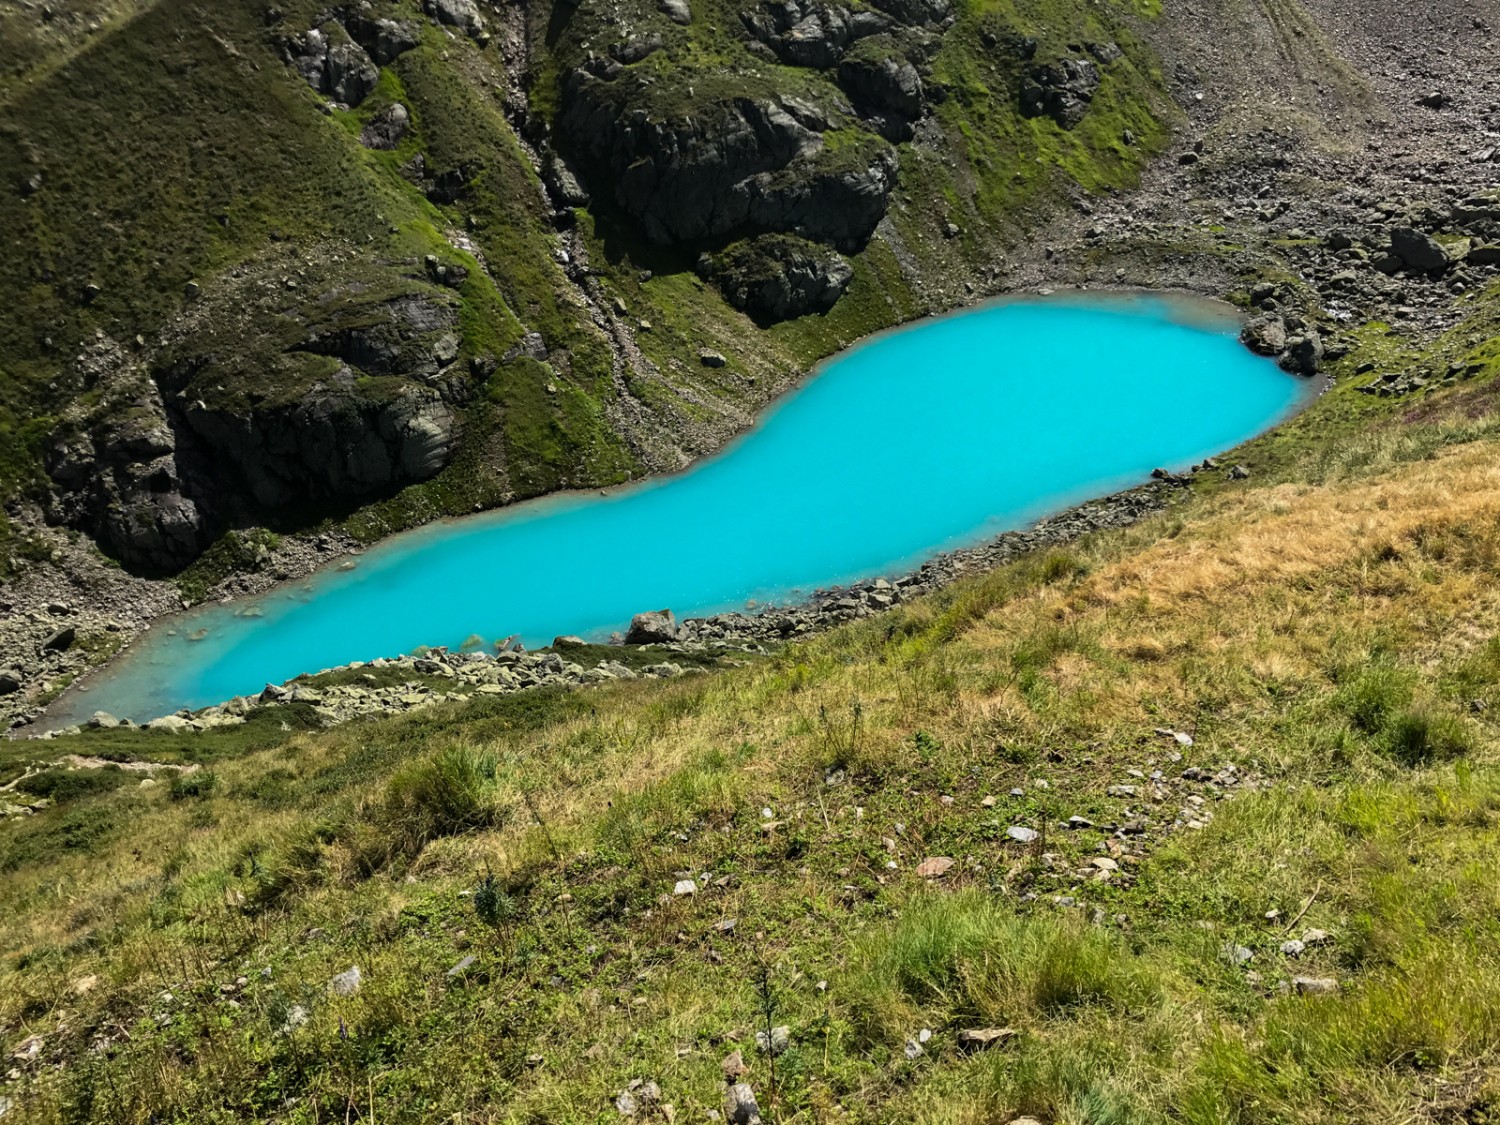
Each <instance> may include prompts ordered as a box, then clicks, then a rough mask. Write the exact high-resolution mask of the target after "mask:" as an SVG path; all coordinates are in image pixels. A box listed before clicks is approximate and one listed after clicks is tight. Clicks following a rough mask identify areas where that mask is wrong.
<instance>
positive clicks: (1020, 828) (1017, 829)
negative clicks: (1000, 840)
mask: <svg viewBox="0 0 1500 1125" xmlns="http://www.w3.org/2000/svg"><path fill="white" fill-rule="evenodd" d="M1005 834H1006V835H1007V836H1009V837H1010V838H1011V839H1012V840H1018V841H1020V842H1021V843H1023V844H1029V843H1031V842H1032V841H1033V840H1035V839H1036V838H1037V835H1038V833H1037V830H1036V829H1035V828H1027V827H1025V826H1024V825H1020V824H1013V825H1011V826H1010V827H1009V828H1007V829H1006V830H1005Z"/></svg>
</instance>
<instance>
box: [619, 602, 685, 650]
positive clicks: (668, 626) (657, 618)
mask: <svg viewBox="0 0 1500 1125" xmlns="http://www.w3.org/2000/svg"><path fill="white" fill-rule="evenodd" d="M677 631H678V627H677V616H676V614H674V613H673V612H672V611H671V610H670V609H658V610H652V611H651V612H648V613H638V614H636V615H635V616H634V617H632V618H631V619H630V631H629V632H627V633H626V634H625V643H626V644H628V645H659V644H670V643H671V642H673V641H675V640H676V639H677Z"/></svg>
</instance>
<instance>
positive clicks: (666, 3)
mask: <svg viewBox="0 0 1500 1125" xmlns="http://www.w3.org/2000/svg"><path fill="white" fill-rule="evenodd" d="M657 7H658V8H660V9H661V10H662V11H663V12H664V13H666V16H667V18H668V19H669V20H671V21H672V22H673V23H684V24H685V23H692V22H693V9H692V8H690V7H689V6H688V2H687V0H660V3H659V4H658V5H657Z"/></svg>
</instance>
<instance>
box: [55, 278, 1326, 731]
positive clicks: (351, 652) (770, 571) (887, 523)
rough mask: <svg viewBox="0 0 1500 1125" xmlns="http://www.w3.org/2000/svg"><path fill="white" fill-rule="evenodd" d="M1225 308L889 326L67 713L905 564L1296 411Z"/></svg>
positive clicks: (336, 577) (218, 608) (276, 599)
mask: <svg viewBox="0 0 1500 1125" xmlns="http://www.w3.org/2000/svg"><path fill="white" fill-rule="evenodd" d="M1225 312H1226V310H1223V309H1222V307H1219V311H1217V312H1216V311H1214V307H1213V306H1209V305H1207V304H1206V303H1204V302H1196V301H1194V302H1184V301H1177V300H1168V299H1165V298H1159V297H1148V296H1132V297H1122V296H1119V295H1116V296H1113V297H1085V296H1083V295H1072V296H1069V297H1059V298H1051V299H1047V298H1031V299H1022V300H1008V301H1005V302H1001V303H997V304H992V305H987V306H982V307H979V308H975V309H970V310H967V311H964V312H961V313H956V314H953V315H950V316H946V317H942V318H938V319H933V320H927V321H923V322H920V323H918V324H915V325H913V326H910V327H907V328H903V329H898V330H895V331H892V332H888V333H884V334H881V335H878V336H875V337H872V338H871V339H869V340H867V341H865V342H863V343H862V344H860V345H859V346H857V347H855V348H852V349H851V350H849V351H847V352H844V353H842V354H841V355H838V356H836V357H834V358H832V359H831V360H829V361H828V362H827V363H825V364H823V365H822V366H821V367H820V368H819V369H818V370H817V372H816V373H815V374H814V376H813V377H811V378H810V379H809V380H808V381H807V382H806V383H805V384H804V385H803V386H802V387H800V389H798V390H796V391H794V392H792V393H791V394H789V395H788V396H787V397H785V398H784V399H783V400H781V401H780V402H779V403H777V404H776V405H775V406H773V407H772V408H771V409H770V410H769V411H768V412H767V413H766V415H765V417H764V418H763V419H762V421H761V422H760V424H759V425H757V426H756V427H755V428H754V429H753V430H751V431H750V432H749V433H747V434H746V435H744V436H743V437H742V438H740V439H739V440H738V441H736V442H735V443H734V444H732V445H731V446H730V447H729V448H727V449H726V450H724V451H723V452H722V453H720V454H719V455H717V456H715V457H712V458H710V459H707V460H704V461H702V462H701V463H699V464H697V465H695V466H694V467H693V468H691V469H690V470H688V471H687V472H684V473H682V474H680V475H677V476H671V477H664V478H656V479H652V480H648V481H645V482H642V483H639V484H634V485H630V486H627V487H624V488H621V489H618V490H616V491H613V492H611V493H610V494H609V495H607V496H601V495H599V494H597V493H595V494H590V495H567V496H559V497H552V498H547V499H544V500H540V501H536V502H532V503H527V504H522V505H518V506H515V507H512V508H509V509H505V510H502V511H499V512H494V513H488V514H485V515H477V516H473V517H468V518H465V519H461V520H454V521H448V522H444V523H440V524H435V525H432V526H429V527H425V528H422V529H419V530H417V531H414V532H411V533H408V534H405V535H400V536H397V537H395V538H393V539H390V540H387V541H386V542H384V543H382V544H380V545H379V546H377V547H374V548H372V549H371V550H369V551H367V552H366V553H365V554H363V555H362V556H359V558H358V561H357V565H356V567H355V568H354V569H353V570H348V571H340V570H338V569H330V570H327V571H324V572H320V573H318V574H316V575H314V576H313V577H312V578H310V579H308V580H305V581H301V582H297V583H293V584H290V585H287V586H285V587H283V588H280V589H277V590H275V591H273V592H271V593H270V594H268V595H265V596H262V597H259V598H256V599H251V600H248V601H246V602H240V603H235V604H233V605H215V606H209V607H204V608H202V609H199V610H195V611H193V612H192V613H189V614H185V615H183V616H181V617H179V618H176V619H174V620H172V621H170V622H161V623H158V624H157V626H156V627H155V628H153V629H152V630H151V631H150V632H149V633H147V634H146V635H145V636H143V637H142V638H141V639H140V640H139V641H138V642H137V643H136V645H135V646H134V647H133V648H132V649H130V650H129V652H128V653H127V654H126V655H125V656H124V657H122V658H121V659H120V660H118V661H117V662H115V664H114V665H113V666H111V667H108V668H106V669H104V670H103V671H102V672H101V673H100V674H99V675H97V676H95V677H94V678H93V682H92V683H91V684H90V685H89V688H88V690H87V691H81V692H75V693H72V694H70V696H69V697H68V698H66V699H64V700H62V701H60V702H61V703H62V708H61V713H58V714H54V715H50V716H48V720H49V725H51V726H57V725H61V724H62V723H64V722H70V721H77V720H78V719H79V718H81V717H86V716H87V715H88V714H90V713H92V712H93V711H95V710H105V711H109V712H111V713H112V714H115V715H118V716H120V717H126V716H128V717H130V718H132V719H135V720H137V721H140V720H145V719H150V718H152V717H154V716H157V715H161V714H165V713H168V712H171V711H174V710H176V709H178V708H181V707H199V706H204V705H207V704H209V703H217V702H221V701H223V700H225V699H227V698H230V697H231V696H235V695H243V694H246V693H250V692H257V691H259V690H260V689H261V688H262V687H264V686H265V684H267V683H268V682H273V683H279V682H281V681H283V680H286V679H289V678H290V677H292V676H295V675H297V674H298V673H301V672H309V671H317V670H320V669H324V668H330V667H334V666H337V665H341V664H347V663H349V662H351V661H355V660H371V659H374V658H375V657H378V656H395V655H398V654H400V653H404V652H410V651H411V650H413V649H415V648H417V647H418V646H421V645H448V646H450V647H453V648H457V647H458V646H460V645H462V644H463V643H464V642H465V640H466V639H467V638H470V637H472V636H474V635H476V634H477V635H478V636H481V637H483V638H485V640H486V642H487V643H488V642H492V641H494V640H495V639H497V638H503V637H508V636H510V635H512V634H519V635H520V636H521V638H522V639H523V640H524V641H525V643H526V644H527V645H528V646H529V647H536V646H538V645H542V644H546V643H549V642H550V641H551V639H552V638H553V636H555V635H558V634H563V633H577V634H581V635H583V636H585V637H589V638H600V639H602V638H605V637H607V636H608V635H609V633H610V632H611V631H612V630H618V629H622V628H623V627H624V626H625V625H626V624H627V623H628V622H629V620H630V618H631V616H632V615H633V614H635V613H638V612H640V611H642V610H647V609H658V608H661V607H666V606H670V607H671V608H672V609H673V610H675V611H676V612H677V614H678V616H679V617H681V616H687V615H700V614H706V613H713V612H721V611H725V610H730V609H744V608H745V607H746V606H747V603H749V602H750V601H751V600H752V599H753V600H754V601H756V602H757V603H767V602H777V601H787V600H791V599H795V598H796V597H798V596H799V595H800V594H805V593H807V592H810V591H811V590H813V589H814V588H816V587H820V586H829V585H834V584H842V583H846V582H850V581H853V580H855V579H859V578H867V577H874V576H877V575H886V576H894V575H897V574H901V573H905V572H907V571H909V570H911V569H913V568H914V567H915V566H916V565H918V564H919V563H920V562H922V561H923V560H924V559H926V558H928V557H931V556H932V555H934V554H936V553H938V552H940V551H944V550H949V549H952V548H956V547H960V546H966V545H970V544H973V543H976V542H979V541H981V540H983V539H985V538H987V537H991V536H994V535H996V534H998V533H999V532H1001V531H1004V530H1007V529H1011V528H1017V527H1022V526H1024V525H1026V524H1028V523H1030V522H1032V521H1035V520H1037V519H1039V518H1040V517H1042V516H1044V515H1047V514H1049V513H1051V512H1055V511H1058V510H1060V509H1063V508H1066V507H1068V506H1071V505H1073V504H1076V503H1078V502H1080V501H1082V500H1084V499H1087V498H1089V497H1093V496H1098V495H1102V494H1105V493H1109V492H1113V491H1117V490H1119V489H1122V488H1126V487H1129V486H1131V485H1134V484H1137V483H1139V482H1141V481H1142V480H1144V479H1145V478H1146V477H1147V476H1148V475H1149V474H1150V472H1151V470H1152V469H1154V468H1157V467H1158V466H1161V467H1165V468H1168V469H1173V470H1182V469H1186V468H1187V467H1188V466H1189V465H1190V464H1192V463H1194V462H1196V461H1199V460H1201V459H1203V458H1204V457H1207V456H1209V455H1212V454H1215V453H1219V452H1221V451H1223V450H1226V449H1229V448H1232V447H1233V446H1235V445H1238V444H1239V443H1241V442H1243V441H1245V440H1246V439H1247V438H1250V437H1252V436H1254V435H1255V434H1257V433H1260V432H1261V431H1263V430H1265V429H1267V428H1269V427H1270V426H1272V425H1274V424H1275V423H1277V422H1278V421H1280V420H1282V419H1283V418H1285V417H1287V416H1288V415H1289V414H1290V413H1292V412H1294V411H1295V410H1296V408H1297V407H1298V405H1299V404H1300V403H1301V402H1302V401H1303V400H1304V398H1305V396H1306V395H1307V394H1308V393H1309V384H1308V383H1306V382H1305V381H1302V380H1298V379H1295V378H1294V377H1292V376H1289V375H1286V374H1284V373H1283V372H1282V371H1281V370H1279V369H1278V368H1277V367H1276V366H1275V365H1274V364H1272V363H1271V362H1269V361H1267V360H1265V359H1261V358H1259V357H1257V356H1255V355H1252V354H1251V353H1250V352H1249V351H1247V350H1246V349H1245V348H1243V347H1242V346H1241V345H1240V344H1239V343H1238V341H1237V340H1236V332H1237V331H1238V327H1239V324H1238V321H1237V320H1236V319H1235V318H1234V317H1233V316H1232V315H1225ZM247 609H249V610H250V615H247V614H246V610H247ZM193 638H197V639H193Z"/></svg>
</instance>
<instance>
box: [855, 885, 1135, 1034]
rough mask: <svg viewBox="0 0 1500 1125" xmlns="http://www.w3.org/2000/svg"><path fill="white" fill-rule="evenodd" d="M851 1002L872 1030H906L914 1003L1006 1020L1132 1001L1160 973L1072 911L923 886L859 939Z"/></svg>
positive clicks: (956, 1014) (958, 1015)
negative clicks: (1022, 909)
mask: <svg viewBox="0 0 1500 1125" xmlns="http://www.w3.org/2000/svg"><path fill="white" fill-rule="evenodd" d="M858 963H859V971H858V973H857V976H856V980H855V984H854V987H853V991H852V995H853V1003H854V1008H853V1011H854V1013H855V1018H856V1022H857V1023H859V1024H861V1025H862V1029H863V1031H864V1032H865V1033H866V1034H868V1035H872V1036H875V1037H882V1036H883V1037H891V1036H895V1035H900V1034H903V1033H904V1032H903V1031H902V1029H904V1028H907V1027H909V1026H911V1023H912V1020H913V1019H914V1018H915V1015H914V1013H913V1012H912V1011H911V1008H912V1006H913V1005H922V1006H934V1005H936V1006H940V1007H942V1008H944V1009H946V1010H947V1011H946V1015H947V1016H948V1017H949V1018H952V1019H963V1020H975V1021H979V1022H982V1023H995V1024H998V1023H1006V1022H1016V1021H1020V1020H1024V1019H1025V1018H1026V1017H1028V1016H1033V1017H1036V1016H1045V1015H1049V1014H1053V1013H1056V1012H1059V1011H1062V1010H1065V1009H1068V1008H1074V1007H1080V1006H1089V1005H1098V1006H1102V1007H1106V1008H1112V1009H1129V1008H1133V1007H1138V1006H1140V1005H1141V1004H1144V1003H1146V1002H1148V1001H1150V1000H1152V999H1153V998H1154V997H1155V996H1156V995H1157V994H1158V992H1159V986H1158V984H1157V982H1156V980H1155V979H1154V978H1153V977H1152V976H1151V975H1150V974H1149V973H1147V972H1146V971H1145V969H1144V968H1143V967H1142V966H1141V964H1140V963H1139V962H1138V961H1137V959H1136V958H1135V957H1133V956H1132V955H1131V954H1130V953H1129V952H1128V951H1127V950H1125V949H1124V948H1123V947H1122V946H1120V944H1119V943H1118V942H1117V941H1116V940H1115V939H1114V938H1113V937H1112V936H1111V935H1109V934H1108V933H1106V932H1104V931H1102V930H1100V929H1098V928H1095V927H1090V926H1086V925H1084V924H1083V923H1082V922H1081V921H1079V920H1078V919H1076V918H1071V917H1053V916H1051V915H1037V916H1021V915H1017V914H1015V913H1014V912H1013V911H1012V910H1011V909H1009V908H1008V907H1006V906H1004V905H1002V904H1000V903H997V902H995V901H993V900H991V899H989V898H987V897H986V896H984V895H982V894H980V893H977V892H965V893H961V894H953V895H930V896H923V897H920V898H918V899H917V900H916V901H914V902H913V903H912V904H911V905H910V906H908V907H907V908H906V910H905V911H904V912H903V914H902V916H901V918H900V920H899V921H897V922H896V923H895V924H894V925H893V926H890V927H888V928H885V929H883V930H881V931H880V932H878V933H876V934H874V935H873V936H871V937H869V938H866V939H865V940H864V942H862V943H861V947H860V949H859V955H858Z"/></svg>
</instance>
